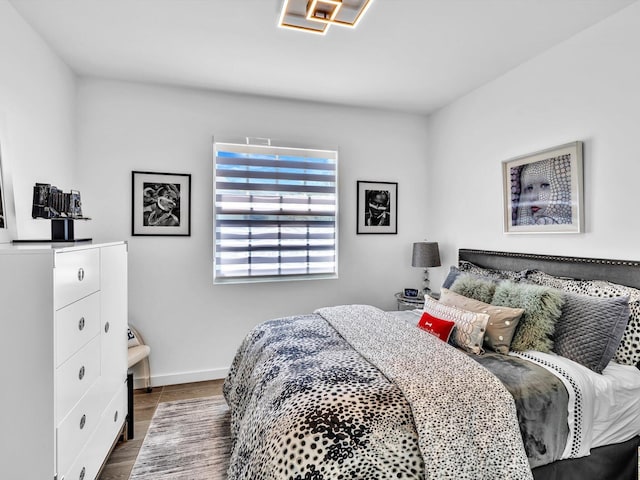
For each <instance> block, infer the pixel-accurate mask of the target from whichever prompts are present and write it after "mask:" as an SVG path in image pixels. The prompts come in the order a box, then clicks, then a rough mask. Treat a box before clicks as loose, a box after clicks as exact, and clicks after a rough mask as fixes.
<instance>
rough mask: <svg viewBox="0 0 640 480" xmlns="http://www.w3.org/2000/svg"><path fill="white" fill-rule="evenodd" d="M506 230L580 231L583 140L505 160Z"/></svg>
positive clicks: (582, 222) (526, 231) (540, 231)
mask: <svg viewBox="0 0 640 480" xmlns="http://www.w3.org/2000/svg"><path fill="white" fill-rule="evenodd" d="M502 182H503V199H504V232H505V233H509V234H511V233H581V232H582V231H583V224H584V209H583V193H582V192H583V159H582V142H579V141H577V142H572V143H567V144H564V145H559V146H557V147H552V148H548V149H545V150H541V151H538V152H534V153H530V154H527V155H523V156H519V157H516V158H512V159H509V160H505V161H503V162H502Z"/></svg>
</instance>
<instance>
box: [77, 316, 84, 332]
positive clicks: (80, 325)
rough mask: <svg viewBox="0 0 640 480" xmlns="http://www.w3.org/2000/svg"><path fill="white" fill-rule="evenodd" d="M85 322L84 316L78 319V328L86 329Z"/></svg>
mask: <svg viewBox="0 0 640 480" xmlns="http://www.w3.org/2000/svg"><path fill="white" fill-rule="evenodd" d="M84 323H85V322H84V317H81V318H80V320H78V330H80V331H82V330H84Z"/></svg>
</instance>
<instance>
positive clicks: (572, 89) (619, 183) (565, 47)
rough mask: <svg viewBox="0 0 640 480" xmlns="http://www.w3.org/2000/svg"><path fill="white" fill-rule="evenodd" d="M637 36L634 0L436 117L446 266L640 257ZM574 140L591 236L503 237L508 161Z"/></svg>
mask: <svg viewBox="0 0 640 480" xmlns="http://www.w3.org/2000/svg"><path fill="white" fill-rule="evenodd" d="M639 27H640V3H636V4H633V5H632V6H630V7H628V8H626V9H625V10H623V11H621V12H620V13H618V14H617V15H615V16H613V17H611V18H609V19H607V20H605V21H604V22H602V23H600V24H597V25H595V26H593V27H591V28H590V29H588V30H586V31H584V32H583V33H581V34H579V35H576V36H575V37H573V38H572V39H570V40H568V41H567V42H565V43H563V44H561V45H559V46H557V47H555V48H553V49H552V50H550V51H548V52H546V53H545V54H543V55H541V56H539V57H537V58H535V59H533V60H532V61H529V62H527V63H526V64H523V65H521V66H520V67H518V68H516V69H515V70H513V71H511V72H510V73H508V74H506V75H505V76H503V77H502V78H500V79H498V80H496V81H493V82H491V83H490V84H488V85H486V86H484V87H482V88H480V89H478V90H476V91H474V92H473V93H471V94H469V95H467V96H465V97H463V98H461V99H460V100H458V101H456V102H455V103H453V104H452V105H450V106H448V107H447V108H445V109H443V110H441V111H440V112H438V113H436V114H434V115H433V116H432V117H431V118H430V121H429V129H428V132H429V147H428V148H429V172H428V178H429V183H428V185H429V187H430V188H429V189H428V202H427V204H428V205H429V210H428V217H427V218H428V221H429V224H430V228H431V230H432V231H434V233H435V235H434V237H435V238H436V239H437V240H439V241H440V242H441V253H442V256H443V261H444V262H445V263H447V264H454V263H455V262H456V251H457V249H458V248H460V247H469V248H481V249H484V248H486V249H493V250H506V251H514V252H520V251H522V252H534V253H549V254H560V255H584V256H592V257H605V258H621V259H635V260H638V259H640V247H639V244H638V241H639V239H640V222H639V221H638V213H637V212H638V211H639V208H640V195H639V194H638V179H639V178H640V142H638V135H639V133H640V113H639V112H640V87H639V85H640V62H638V61H637V59H638V55H640V28H639ZM575 140H581V141H583V142H584V166H585V169H584V184H585V190H584V192H585V217H586V221H585V224H586V229H585V233H583V234H572V235H570V234H564V235H505V234H503V233H502V230H503V227H502V225H503V223H502V222H503V203H502V178H501V175H502V173H501V162H502V161H503V160H507V159H509V158H513V157H516V156H519V155H523V154H527V153H531V152H535V151H537V150H541V149H544V148H548V147H552V146H555V145H560V144H563V143H568V142H571V141H575ZM445 270H446V269H440V270H439V271H438V272H436V275H437V276H438V280H442V276H443V275H444V274H445V273H446V272H445ZM436 275H434V283H436Z"/></svg>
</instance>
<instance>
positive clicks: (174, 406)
mask: <svg viewBox="0 0 640 480" xmlns="http://www.w3.org/2000/svg"><path fill="white" fill-rule="evenodd" d="M230 448H231V437H230V435H229V408H228V407H227V404H226V402H225V401H224V397H222V396H221V395H219V396H215V397H207V398H197V399H191V400H180V401H176V402H167V403H160V404H159V405H158V407H157V409H156V412H155V414H154V415H153V418H152V420H151V425H150V426H149V430H148V432H147V436H146V437H145V439H144V442H143V443H142V447H141V448H140V452H139V453H138V458H137V459H136V463H135V465H134V466H133V470H132V471H131V476H130V477H129V480H226V478H227V468H228V466H229V453H230Z"/></svg>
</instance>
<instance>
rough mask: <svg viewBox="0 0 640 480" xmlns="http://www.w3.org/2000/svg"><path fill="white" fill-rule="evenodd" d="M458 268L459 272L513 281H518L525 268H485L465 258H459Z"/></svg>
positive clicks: (524, 272) (524, 274)
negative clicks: (516, 269)
mask: <svg viewBox="0 0 640 480" xmlns="http://www.w3.org/2000/svg"><path fill="white" fill-rule="evenodd" d="M458 268H459V269H460V271H461V272H467V273H472V274H474V275H479V276H481V277H489V278H493V279H496V280H511V281H513V282H519V281H520V280H522V279H523V278H524V277H525V276H526V274H527V270H521V271H519V272H514V271H512V270H496V269H493V268H485V267H481V266H479V265H476V264H475V263H471V262H467V261H466V260H460V261H459V262H458Z"/></svg>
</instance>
